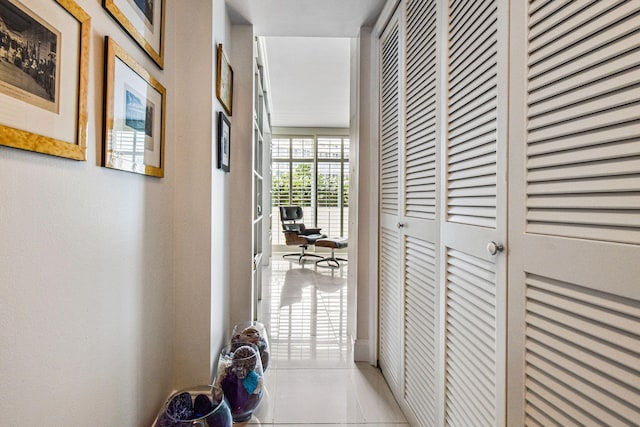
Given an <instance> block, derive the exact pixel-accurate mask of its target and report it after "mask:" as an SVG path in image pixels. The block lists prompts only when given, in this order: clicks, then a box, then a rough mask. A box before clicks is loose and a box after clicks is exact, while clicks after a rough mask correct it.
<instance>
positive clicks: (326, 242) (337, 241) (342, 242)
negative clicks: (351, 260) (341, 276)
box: [315, 237, 349, 267]
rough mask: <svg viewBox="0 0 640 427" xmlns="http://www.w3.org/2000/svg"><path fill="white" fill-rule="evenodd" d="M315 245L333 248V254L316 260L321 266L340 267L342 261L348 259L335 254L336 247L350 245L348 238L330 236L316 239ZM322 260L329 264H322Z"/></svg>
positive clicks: (340, 247)
mask: <svg viewBox="0 0 640 427" xmlns="http://www.w3.org/2000/svg"><path fill="white" fill-rule="evenodd" d="M315 245H316V247H321V248H330V249H331V256H329V257H326V258H322V259H321V260H319V261H316V265H320V266H321V267H340V261H345V262H346V261H347V260H346V259H344V258H337V257H336V255H335V250H336V249H342V248H346V247H347V246H348V245H349V243H348V242H347V239H344V238H342V237H328V238H323V239H318V240H316V243H315ZM321 262H326V263H327V265H322V264H320V263H321Z"/></svg>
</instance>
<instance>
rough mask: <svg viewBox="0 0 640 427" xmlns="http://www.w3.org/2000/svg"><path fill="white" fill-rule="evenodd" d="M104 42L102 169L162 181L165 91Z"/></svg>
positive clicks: (115, 46) (115, 47)
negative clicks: (135, 174) (121, 171)
mask: <svg viewBox="0 0 640 427" xmlns="http://www.w3.org/2000/svg"><path fill="white" fill-rule="evenodd" d="M105 40H106V41H105V44H106V49H105V52H106V59H105V68H106V71H105V95H104V100H105V107H104V115H105V117H104V136H103V155H102V166H104V167H107V168H112V169H119V170H123V171H128V172H134V173H139V174H143V175H150V176H155V177H160V178H161V177H163V176H164V127H165V123H164V120H165V119H164V118H165V108H166V107H165V100H166V90H165V88H164V86H162V85H161V84H160V82H158V81H157V80H156V79H155V78H153V76H152V75H151V74H150V73H149V72H147V71H146V70H145V69H144V68H143V67H142V66H141V65H140V64H138V63H137V62H136V61H134V60H133V58H131V56H129V55H128V54H127V53H126V52H125V51H124V50H123V49H122V48H121V47H120V46H119V45H118V44H117V43H115V42H114V41H113V40H112V39H110V38H109V37H106V39H105Z"/></svg>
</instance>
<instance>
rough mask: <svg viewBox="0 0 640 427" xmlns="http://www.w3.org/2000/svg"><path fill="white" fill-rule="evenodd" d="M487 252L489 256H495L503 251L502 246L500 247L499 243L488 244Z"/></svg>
mask: <svg viewBox="0 0 640 427" xmlns="http://www.w3.org/2000/svg"><path fill="white" fill-rule="evenodd" d="M487 251H488V252H489V253H490V254H491V255H497V254H498V253H499V252H502V251H504V246H503V245H501V244H500V243H496V242H493V241H491V242H489V244H488V245H487Z"/></svg>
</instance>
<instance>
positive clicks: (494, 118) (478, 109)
mask: <svg viewBox="0 0 640 427" xmlns="http://www.w3.org/2000/svg"><path fill="white" fill-rule="evenodd" d="M447 6H448V7H447V8H446V13H445V16H446V19H447V28H448V32H447V40H446V43H445V49H446V55H445V58H446V66H445V73H446V74H445V75H446V77H445V85H446V86H445V87H446V89H447V92H446V94H445V102H446V110H445V111H446V114H445V116H444V117H443V120H442V123H443V126H444V128H445V129H446V136H445V143H446V147H445V148H446V152H445V153H444V155H443V159H444V167H445V171H444V172H443V179H444V182H443V184H444V185H443V189H442V194H443V196H444V197H445V201H444V202H443V206H442V211H443V216H444V218H443V223H442V232H441V236H442V239H443V241H442V244H441V246H440V253H441V255H442V260H443V261H442V263H441V271H442V274H443V277H444V281H443V284H444V289H443V294H444V295H443V298H442V300H441V301H442V304H443V307H444V310H445V312H444V314H443V316H442V317H441V318H442V319H443V320H444V325H443V328H444V331H443V334H444V340H443V344H444V349H443V357H444V369H445V374H444V376H445V378H444V400H445V401H444V416H443V418H444V419H443V420H442V423H443V424H446V425H449V426H469V425H473V426H502V425H505V418H506V415H505V411H506V395H505V368H504V362H505V351H506V350H505V342H506V314H505V302H506V301H505V299H506V259H505V258H506V257H505V255H501V254H500V251H499V248H501V247H502V245H503V244H504V242H505V241H506V185H505V179H504V177H505V175H506V143H507V141H506V124H507V122H506V118H507V106H506V82H507V67H506V65H505V63H506V60H505V58H506V57H507V55H506V53H507V45H506V43H505V38H504V35H505V34H506V26H505V25H504V24H505V20H506V16H507V15H506V11H507V9H508V8H507V6H508V5H507V2H506V1H501V0H484V1H480V2H472V4H469V2H467V1H462V0H450V1H449V2H448V3H447ZM499 22H500V25H499ZM492 242H493V243H494V246H493V248H491V247H490V244H492ZM489 249H498V250H496V251H495V252H494V253H490V252H489Z"/></svg>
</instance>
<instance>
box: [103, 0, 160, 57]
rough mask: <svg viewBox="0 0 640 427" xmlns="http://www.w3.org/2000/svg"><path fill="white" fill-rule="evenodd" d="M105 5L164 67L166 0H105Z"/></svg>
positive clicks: (121, 24)
mask: <svg viewBox="0 0 640 427" xmlns="http://www.w3.org/2000/svg"><path fill="white" fill-rule="evenodd" d="M103 6H104V8H105V9H106V10H107V11H109V13H110V14H111V16H113V18H114V19H115V20H116V21H117V22H118V24H120V26H122V28H124V29H125V31H126V32H127V33H129V35H130V36H131V37H132V38H133V39H134V40H135V41H136V43H138V44H139V45H140V47H142V49H144V51H145V52H147V54H148V55H149V56H150V57H151V59H153V60H154V61H155V63H156V64H158V66H159V67H160V68H163V67H164V13H165V12H164V9H165V0H103Z"/></svg>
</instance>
